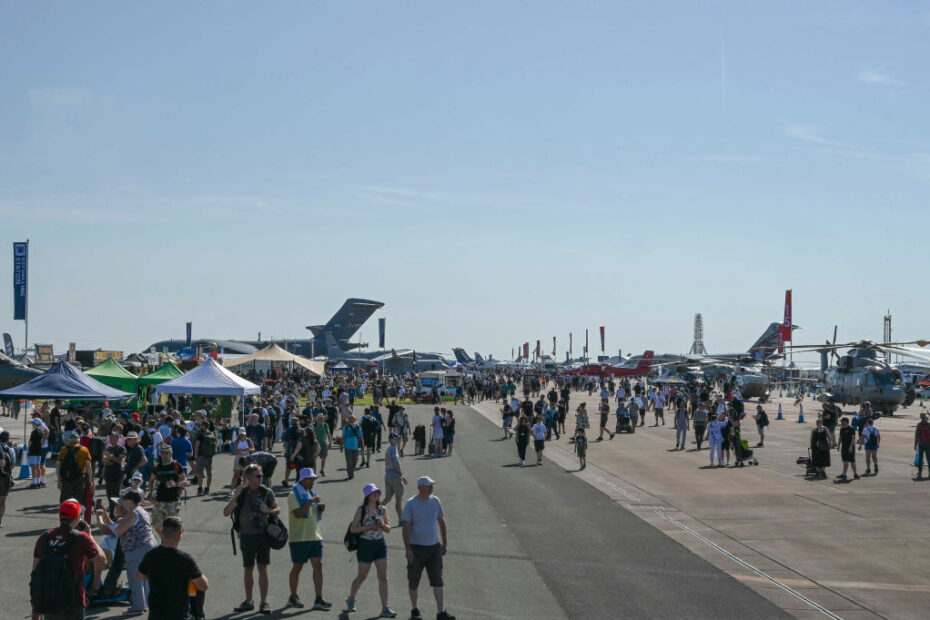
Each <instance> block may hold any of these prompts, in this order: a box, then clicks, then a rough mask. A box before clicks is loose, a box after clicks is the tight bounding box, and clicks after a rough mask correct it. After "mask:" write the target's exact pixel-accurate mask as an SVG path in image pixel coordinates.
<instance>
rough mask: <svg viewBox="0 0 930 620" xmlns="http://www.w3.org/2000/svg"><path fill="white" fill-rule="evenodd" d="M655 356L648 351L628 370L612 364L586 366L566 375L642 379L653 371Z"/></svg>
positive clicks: (574, 369) (570, 371)
mask: <svg viewBox="0 0 930 620" xmlns="http://www.w3.org/2000/svg"><path fill="white" fill-rule="evenodd" d="M654 355H655V352H653V351H646V352H645V353H643V357H642V359H641V360H639V364H637V365H636V366H635V367H633V368H627V367H624V366H614V365H612V364H607V363H604V364H586V365H584V366H581V367H579V368H573V369H572V370H569V371H568V372H567V373H566V374H569V375H582V376H586V377H589V376H598V377H641V376H643V375H647V374H649V371H650V370H652V358H653V356H654Z"/></svg>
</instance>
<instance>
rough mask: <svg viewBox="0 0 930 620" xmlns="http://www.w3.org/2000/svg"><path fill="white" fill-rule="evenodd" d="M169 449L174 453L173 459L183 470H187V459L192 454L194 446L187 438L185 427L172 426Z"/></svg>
mask: <svg viewBox="0 0 930 620" xmlns="http://www.w3.org/2000/svg"><path fill="white" fill-rule="evenodd" d="M171 451H172V452H173V453H174V460H175V461H177V462H178V465H180V466H181V467H183V468H184V471H187V460H188V459H189V458H191V457H192V456H194V446H193V444H191V440H190V439H188V438H187V429H186V428H184V427H183V426H175V427H174V439H172V440H171Z"/></svg>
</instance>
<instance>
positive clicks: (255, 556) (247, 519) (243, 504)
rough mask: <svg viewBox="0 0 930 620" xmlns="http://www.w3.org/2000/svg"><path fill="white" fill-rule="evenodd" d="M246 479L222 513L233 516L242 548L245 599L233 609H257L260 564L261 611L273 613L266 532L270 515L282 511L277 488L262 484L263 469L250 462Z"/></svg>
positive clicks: (246, 469)
mask: <svg viewBox="0 0 930 620" xmlns="http://www.w3.org/2000/svg"><path fill="white" fill-rule="evenodd" d="M242 473H243V476H244V478H245V483H244V484H240V485H239V486H238V487H236V489H235V490H234V491H233V493H232V497H230V499H229V502H228V503H227V504H226V506H225V507H223V516H224V517H229V516H232V518H233V529H234V530H236V531H238V532H239V546H240V548H241V549H242V567H243V578H242V579H243V585H244V586H245V600H244V601H243V602H242V603H241V604H240V605H239V606H238V607H236V608H235V609H233V611H236V612H243V611H254V610H255V602H254V600H253V599H252V591H253V587H254V585H255V577H254V570H255V566H256V564H257V565H258V592H259V595H260V596H261V603H260V604H259V606H258V611H259V613H262V614H269V613H271V607H270V606H269V605H268V600H267V599H268V565H269V564H271V546H270V545H269V544H268V539H267V537H266V536H265V526H266V525H267V524H268V517H269V516H271V515H277V514H278V513H279V512H280V508H278V505H277V502H275V497H274V492H273V491H272V490H271V489H269V488H268V487H266V486H263V485H262V469H261V467H259V466H258V465H255V464H254V463H253V464H250V465H248V466H247V467H246V468H245V469H244V470H243V472H242Z"/></svg>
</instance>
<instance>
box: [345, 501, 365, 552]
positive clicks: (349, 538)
mask: <svg viewBox="0 0 930 620" xmlns="http://www.w3.org/2000/svg"><path fill="white" fill-rule="evenodd" d="M361 510H362V515H363V516H362V517H361V518H362V519H364V514H365V506H364V505H362V508H361ZM354 522H355V517H353V518H352V521H349V526H348V527H347V528H346V535H345V536H343V537H342V544H344V545H345V546H346V551H355V550H356V549H358V541H359V538H361V535H360V534H353V533H352V524H353V523H354ZM359 524H361V520H360V521H359Z"/></svg>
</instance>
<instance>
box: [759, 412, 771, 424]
mask: <svg viewBox="0 0 930 620" xmlns="http://www.w3.org/2000/svg"><path fill="white" fill-rule="evenodd" d="M768 425H769V414H767V413H766V412H764V411H760V412H759V426H763V427H765V426H768Z"/></svg>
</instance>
